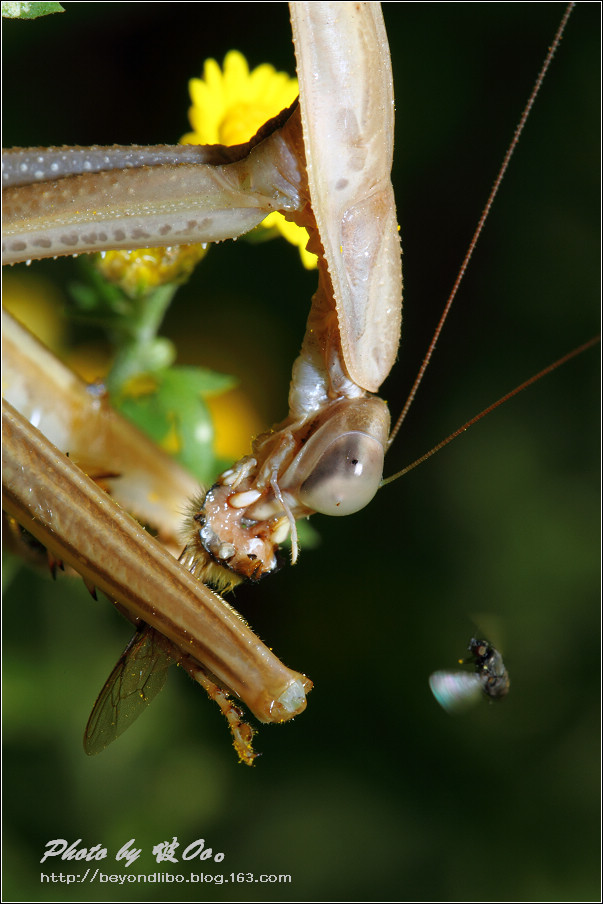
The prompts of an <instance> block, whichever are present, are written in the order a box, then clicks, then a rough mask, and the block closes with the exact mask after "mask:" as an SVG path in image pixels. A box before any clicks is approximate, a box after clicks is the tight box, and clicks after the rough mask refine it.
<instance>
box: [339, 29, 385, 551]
mask: <svg viewBox="0 0 603 904" xmlns="http://www.w3.org/2000/svg"><path fill="white" fill-rule="evenodd" d="M392 15H393V12H392ZM348 542H349V541H348Z"/></svg>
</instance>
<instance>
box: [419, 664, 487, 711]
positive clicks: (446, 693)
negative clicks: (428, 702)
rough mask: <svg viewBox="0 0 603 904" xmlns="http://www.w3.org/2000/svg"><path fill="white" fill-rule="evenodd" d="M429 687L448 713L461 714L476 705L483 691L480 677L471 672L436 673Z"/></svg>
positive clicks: (431, 676) (431, 678) (430, 679)
mask: <svg viewBox="0 0 603 904" xmlns="http://www.w3.org/2000/svg"><path fill="white" fill-rule="evenodd" d="M429 687H430V688H431V693H432V694H433V696H434V697H435V698H436V700H437V701H438V703H439V704H440V706H441V707H443V709H445V710H446V712H449V713H459V712H462V711H463V710H466V709H469V708H470V707H471V706H473V704H474V703H476V702H477V701H478V700H479V698H480V696H481V694H482V691H483V682H482V679H481V678H480V676H479V675H477V674H475V673H474V674H472V673H471V672H444V671H442V672H434V673H433V674H432V675H430V676H429Z"/></svg>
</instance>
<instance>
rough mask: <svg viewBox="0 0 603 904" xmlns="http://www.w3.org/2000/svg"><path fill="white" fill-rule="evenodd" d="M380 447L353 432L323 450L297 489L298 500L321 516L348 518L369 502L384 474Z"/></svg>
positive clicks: (376, 441)
mask: <svg viewBox="0 0 603 904" xmlns="http://www.w3.org/2000/svg"><path fill="white" fill-rule="evenodd" d="M383 458H384V448H383V444H382V443H381V442H380V441H379V440H377V439H375V438H374V437H372V436H368V435H367V434H366V433H361V432H360V431H358V430H356V431H353V432H351V433H345V434H344V435H343V436H338V437H337V438H336V439H334V440H333V441H332V442H331V443H330V444H329V445H328V446H327V448H326V449H325V450H324V452H323V453H322V455H321V456H320V458H319V459H318V461H317V463H316V464H315V466H314V468H313V470H312V473H311V474H310V475H309V476H308V477H307V478H306V479H305V480H304V482H303V483H302V485H301V487H300V489H299V500H300V502H302V503H303V504H304V505H307V506H308V508H311V509H314V511H316V512H320V513H321V514H323V515H351V514H353V513H354V512H358V511H360V509H363V508H364V507H365V505H368V503H369V502H370V501H371V499H372V498H373V496H374V495H375V493H376V492H377V490H378V489H379V483H380V481H381V477H382V474H383Z"/></svg>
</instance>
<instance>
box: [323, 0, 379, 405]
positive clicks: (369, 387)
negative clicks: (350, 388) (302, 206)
mask: <svg viewBox="0 0 603 904" xmlns="http://www.w3.org/2000/svg"><path fill="white" fill-rule="evenodd" d="M315 5H316V4H313V6H315ZM394 332H395V330H394ZM357 385H358V384H357ZM368 388H371V387H368Z"/></svg>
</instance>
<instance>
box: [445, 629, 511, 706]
mask: <svg viewBox="0 0 603 904" xmlns="http://www.w3.org/2000/svg"><path fill="white" fill-rule="evenodd" d="M468 650H469V654H470V655H469V657H468V658H467V659H465V660H463V659H461V660H460V663H461V664H465V663H467V662H470V663H473V665H474V666H475V670H474V672H473V673H470V672H461V671H459V670H457V671H454V672H445V671H439V672H434V673H433V674H432V675H431V676H430V678H429V687H430V688H431V692H432V694H433V695H434V697H435V698H436V700H437V701H438V703H439V704H440V706H442V707H443V708H444V709H445V710H446V711H447V712H450V713H455V712H460V711H462V710H463V709H466V708H467V707H469V706H472V705H473V703H475V702H476V701H477V700H478V699H479V698H480V696H486V697H489V698H490V699H491V700H501V699H502V698H503V697H506V696H507V694H508V693H509V686H510V681H509V675H508V672H507V670H506V668H505V664H504V662H503V659H502V656H501V654H500V653H499V652H498V650H496V649H495V648H494V647H493V646H492V645H491V644H490V643H488V641H487V640H478V639H477V638H475V637H472V638H471V640H470V641H469V647H468Z"/></svg>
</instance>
